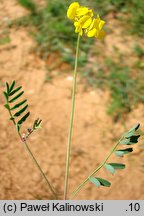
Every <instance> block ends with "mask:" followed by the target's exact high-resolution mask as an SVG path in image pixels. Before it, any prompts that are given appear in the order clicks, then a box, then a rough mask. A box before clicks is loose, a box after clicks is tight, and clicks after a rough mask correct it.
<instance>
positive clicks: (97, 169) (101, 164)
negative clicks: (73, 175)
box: [70, 138, 122, 199]
mask: <svg viewBox="0 0 144 216" xmlns="http://www.w3.org/2000/svg"><path fill="white" fill-rule="evenodd" d="M121 139H122V138H121ZM121 139H120V140H119V141H118V142H117V143H116V144H115V145H114V146H113V147H112V149H111V150H110V153H109V154H108V156H107V157H106V158H105V159H104V160H103V161H102V163H100V165H99V166H98V167H97V168H96V169H95V170H94V171H93V172H92V173H91V174H90V175H89V176H88V177H87V178H86V179H85V180H84V181H83V182H82V183H81V184H80V185H79V186H78V187H77V188H76V190H75V191H74V192H73V193H72V195H71V196H70V199H73V198H74V197H75V196H76V195H77V194H78V193H79V191H80V190H81V189H82V188H83V187H84V185H85V184H86V183H87V182H88V181H89V178H91V177H92V176H93V175H94V174H96V173H97V172H98V171H99V170H100V169H101V168H102V167H103V166H104V165H105V164H106V163H107V161H108V159H109V158H110V156H111V155H112V153H113V152H114V151H115V149H116V148H117V146H118V145H119V143H120V141H121Z"/></svg>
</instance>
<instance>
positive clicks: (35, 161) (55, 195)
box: [7, 101, 57, 199]
mask: <svg viewBox="0 0 144 216" xmlns="http://www.w3.org/2000/svg"><path fill="white" fill-rule="evenodd" d="M7 103H8V101H7ZM9 114H10V117H11V118H12V121H13V124H14V125H15V126H16V122H15V120H14V119H13V116H12V113H11V111H10V110H9ZM17 132H18V135H19V137H20V139H21V141H22V142H23V143H24V144H25V147H26V149H27V151H28V153H29V155H30V156H31V158H32V160H33V162H34V164H35V165H36V167H37V168H38V170H39V171H40V173H41V175H42V177H43V178H44V180H45V182H46V184H47V186H48V188H49V189H50V191H51V193H52V194H53V196H54V198H55V199H57V194H56V193H55V191H54V189H53V188H52V186H51V184H50V182H49V180H48V178H47V177H46V175H45V174H44V172H43V171H42V169H41V167H40V165H39V163H38V162H37V160H36V158H35V157H34V155H33V153H32V151H31V150H30V148H29V146H28V145H27V143H26V141H24V140H23V138H22V136H21V134H20V132H19V131H17Z"/></svg>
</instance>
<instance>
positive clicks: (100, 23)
mask: <svg viewBox="0 0 144 216" xmlns="http://www.w3.org/2000/svg"><path fill="white" fill-rule="evenodd" d="M104 24H105V21H103V20H100V22H99V30H101V29H102V27H103V26H104Z"/></svg>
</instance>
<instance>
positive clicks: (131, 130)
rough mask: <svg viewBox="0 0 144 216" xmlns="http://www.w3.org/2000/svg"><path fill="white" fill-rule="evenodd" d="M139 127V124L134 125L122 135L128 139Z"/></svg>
mask: <svg viewBox="0 0 144 216" xmlns="http://www.w3.org/2000/svg"><path fill="white" fill-rule="evenodd" d="M139 127H140V124H139V123H138V124H136V125H135V126H134V127H132V128H131V129H130V130H129V131H128V132H127V133H125V134H124V137H125V138H130V137H131V136H132V135H133V134H134V133H135V132H136V131H137V129H138V128H139Z"/></svg>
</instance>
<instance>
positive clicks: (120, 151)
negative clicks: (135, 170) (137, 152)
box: [114, 148, 133, 157]
mask: <svg viewBox="0 0 144 216" xmlns="http://www.w3.org/2000/svg"><path fill="white" fill-rule="evenodd" d="M132 151H133V148H126V149H121V150H116V151H114V153H115V155H116V156H120V157H121V156H123V155H125V154H129V153H131V152H132Z"/></svg>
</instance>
